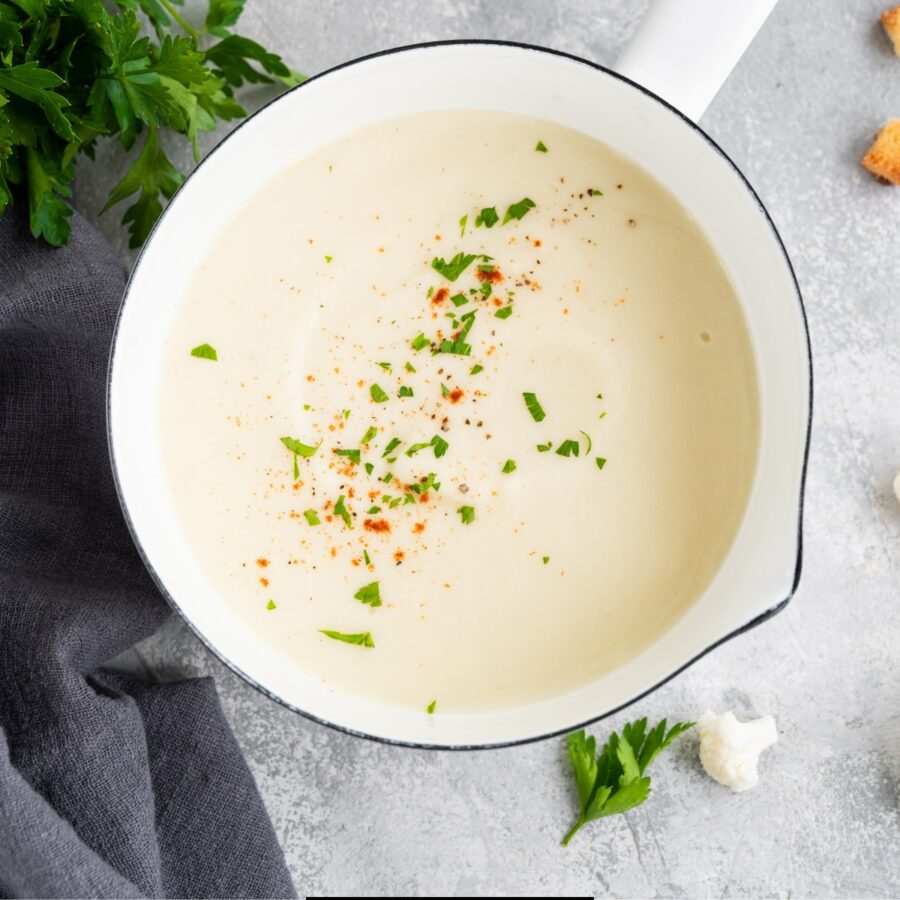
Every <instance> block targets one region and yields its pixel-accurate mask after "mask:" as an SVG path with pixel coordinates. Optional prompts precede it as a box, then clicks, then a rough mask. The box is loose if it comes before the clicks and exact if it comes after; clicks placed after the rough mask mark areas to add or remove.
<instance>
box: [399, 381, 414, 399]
mask: <svg viewBox="0 0 900 900" xmlns="http://www.w3.org/2000/svg"><path fill="white" fill-rule="evenodd" d="M397 396H398V397H412V396H413V389H412V388H411V387H407V386H406V385H405V384H404V385H402V386H401V387H400V390H399V391H397Z"/></svg>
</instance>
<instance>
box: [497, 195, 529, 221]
mask: <svg viewBox="0 0 900 900" xmlns="http://www.w3.org/2000/svg"><path fill="white" fill-rule="evenodd" d="M535 205H536V204H535V202H534V200H531V199H530V198H528V197H523V198H522V199H521V200H520V201H519V202H518V203H513V204H511V205H510V207H509V208H508V209H507V210H506V215H505V216H504V217H503V224H504V225H505V224H506V223H507V222H511V221H512V220H513V219H521V218H523V217H524V216H525V214H526V213H527V212H528V210H529V209H534V207H535Z"/></svg>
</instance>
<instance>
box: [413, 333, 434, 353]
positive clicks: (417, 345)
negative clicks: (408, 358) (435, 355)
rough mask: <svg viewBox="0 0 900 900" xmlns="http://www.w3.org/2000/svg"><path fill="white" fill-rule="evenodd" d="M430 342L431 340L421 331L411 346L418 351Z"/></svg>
mask: <svg viewBox="0 0 900 900" xmlns="http://www.w3.org/2000/svg"><path fill="white" fill-rule="evenodd" d="M430 343H431V341H429V340H428V338H427V337H425V335H424V334H423V333H422V332H419V334H418V335H416V337H414V338H413V339H412V342H411V346H412V348H413V350H415V351H416V352H417V353H418V352H419V350H424V349H425V348H426V347H427V346H428V345H429V344H430Z"/></svg>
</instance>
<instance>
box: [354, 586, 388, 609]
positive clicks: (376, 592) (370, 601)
mask: <svg viewBox="0 0 900 900" xmlns="http://www.w3.org/2000/svg"><path fill="white" fill-rule="evenodd" d="M353 599H354V600H359V602H360V603H365V604H367V605H369V606H371V607H373V608H374V607H376V606H381V588H380V587H379V586H378V582H377V581H373V582H372V583H371V584H366V585H364V586H363V587H361V588H360V589H359V590H358V591H357V592H356V593H355V594H354V595H353Z"/></svg>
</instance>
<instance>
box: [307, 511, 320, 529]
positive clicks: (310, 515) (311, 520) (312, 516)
mask: <svg viewBox="0 0 900 900" xmlns="http://www.w3.org/2000/svg"><path fill="white" fill-rule="evenodd" d="M303 515H304V516H306V522H307V524H309V525H318V524H320V520H319V514H318V513H317V512H316V511H315V510H314V509H307V510H304V512H303Z"/></svg>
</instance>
